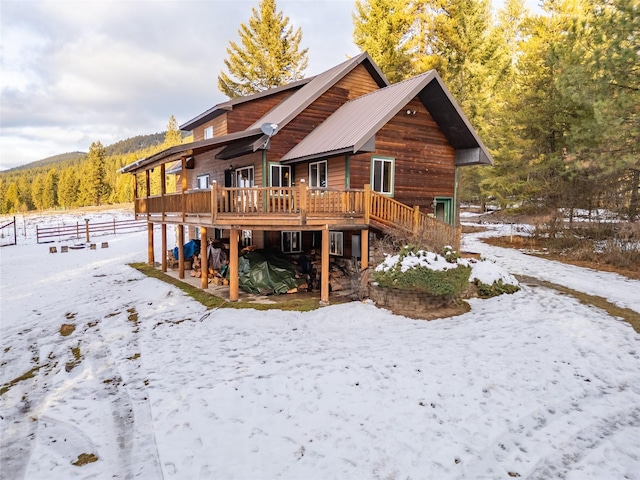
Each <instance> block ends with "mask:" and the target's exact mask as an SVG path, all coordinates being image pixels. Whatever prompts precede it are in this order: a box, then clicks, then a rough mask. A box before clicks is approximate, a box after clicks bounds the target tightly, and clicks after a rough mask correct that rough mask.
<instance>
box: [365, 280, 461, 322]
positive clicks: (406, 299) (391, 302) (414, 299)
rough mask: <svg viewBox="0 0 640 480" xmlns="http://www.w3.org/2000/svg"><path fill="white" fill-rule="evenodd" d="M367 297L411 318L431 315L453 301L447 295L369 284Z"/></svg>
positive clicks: (378, 304) (448, 305) (450, 304)
mask: <svg viewBox="0 0 640 480" xmlns="http://www.w3.org/2000/svg"><path fill="white" fill-rule="evenodd" d="M369 298H370V299H371V300H373V301H374V302H375V304H376V305H377V306H379V307H382V308H386V309H387V310H391V311H392V312H393V313H395V314H398V315H405V316H407V317H412V318H428V317H431V316H432V314H433V311H434V310H436V309H439V308H446V307H450V306H452V305H453V304H454V303H455V302H454V300H452V299H451V298H449V297H441V296H432V295H429V294H427V293H424V292H416V291H410V290H400V289H398V288H382V287H379V286H377V285H371V284H370V285H369Z"/></svg>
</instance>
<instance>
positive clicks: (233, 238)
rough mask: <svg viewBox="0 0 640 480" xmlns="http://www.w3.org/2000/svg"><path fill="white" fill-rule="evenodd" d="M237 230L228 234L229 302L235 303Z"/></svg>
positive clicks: (236, 287)
mask: <svg viewBox="0 0 640 480" xmlns="http://www.w3.org/2000/svg"><path fill="white" fill-rule="evenodd" d="M238 276H239V272H238V230H236V229H235V228H232V229H231V230H230V232H229V301H230V302H237V301H238V298H239V292H238V283H239V278H238Z"/></svg>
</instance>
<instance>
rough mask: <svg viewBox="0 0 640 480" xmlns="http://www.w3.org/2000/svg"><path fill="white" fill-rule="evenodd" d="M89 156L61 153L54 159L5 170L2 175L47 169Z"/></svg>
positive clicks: (45, 159)
mask: <svg viewBox="0 0 640 480" xmlns="http://www.w3.org/2000/svg"><path fill="white" fill-rule="evenodd" d="M86 155H87V153H86V152H68V153H59V154H58V155H54V156H52V157H47V158H43V159H42V160H37V161H35V162H31V163H27V164H25V165H20V166H19V167H13V168H10V169H8V170H4V171H2V172H0V173H10V172H18V171H20V170H29V169H31V168H40V167H46V166H50V165H54V164H58V163H62V162H68V161H72V160H80V159H81V158H83V157H85V156H86Z"/></svg>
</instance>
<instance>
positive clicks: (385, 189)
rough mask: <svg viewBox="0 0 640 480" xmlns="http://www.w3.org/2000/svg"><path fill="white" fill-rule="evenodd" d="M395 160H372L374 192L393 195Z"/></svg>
mask: <svg viewBox="0 0 640 480" xmlns="http://www.w3.org/2000/svg"><path fill="white" fill-rule="evenodd" d="M394 163H395V160H394V159H393V158H384V157H373V158H372V159H371V188H372V190H373V191H374V192H378V193H383V194H385V195H393V166H394Z"/></svg>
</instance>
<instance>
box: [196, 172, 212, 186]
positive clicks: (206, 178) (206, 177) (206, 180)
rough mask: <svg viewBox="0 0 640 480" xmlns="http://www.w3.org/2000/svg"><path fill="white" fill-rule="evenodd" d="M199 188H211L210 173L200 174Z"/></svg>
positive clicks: (198, 178)
mask: <svg viewBox="0 0 640 480" xmlns="http://www.w3.org/2000/svg"><path fill="white" fill-rule="evenodd" d="M197 181H198V189H199V190H202V189H204V188H209V174H208V173H207V174H206V175H198V177H197Z"/></svg>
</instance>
